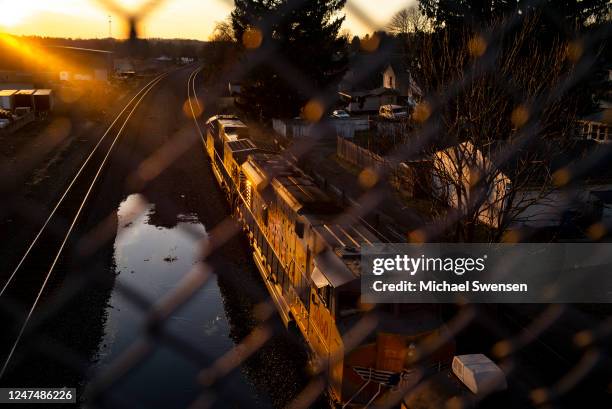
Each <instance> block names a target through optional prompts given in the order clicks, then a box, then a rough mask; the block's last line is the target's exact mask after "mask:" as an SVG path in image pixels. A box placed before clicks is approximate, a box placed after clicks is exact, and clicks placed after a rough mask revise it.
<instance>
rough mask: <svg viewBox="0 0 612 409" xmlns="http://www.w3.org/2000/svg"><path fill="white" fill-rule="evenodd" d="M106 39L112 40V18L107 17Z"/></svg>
mask: <svg viewBox="0 0 612 409" xmlns="http://www.w3.org/2000/svg"><path fill="white" fill-rule="evenodd" d="M108 38H113V18H112V17H111V16H110V15H109V16H108Z"/></svg>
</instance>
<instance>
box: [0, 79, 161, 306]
mask: <svg viewBox="0 0 612 409" xmlns="http://www.w3.org/2000/svg"><path fill="white" fill-rule="evenodd" d="M166 75H167V73H164V74H160V75H159V76H157V77H155V78H154V79H153V80H151V81H150V82H149V83H148V84H146V85H145V86H144V87H143V88H142V89H140V90H139V91H138V93H136V95H134V97H132V99H131V100H130V101H128V103H127V104H126V105H125V107H124V108H123V109H122V110H121V112H120V113H119V114H117V116H116V117H115V119H114V121H113V122H112V123H111V124H110V125H109V126H108V128H107V129H106V132H104V134H103V135H102V137H100V139H99V140H98V142H97V143H96V145H95V146H94V147H93V149H92V150H91V152H90V153H89V155H88V156H87V158H85V161H83V164H82V165H81V167H80V168H79V170H78V171H77V173H76V174H75V176H74V177H73V178H72V180H71V181H70V184H69V185H68V187H67V188H66V190H64V193H63V194H62V196H61V197H60V199H59V200H58V201H57V204H56V205H55V206H54V207H53V210H51V213H50V214H49V216H48V217H47V219H46V220H45V222H44V223H43V225H42V227H41V228H40V230H39V231H38V233H37V234H36V236H34V239H33V240H32V242H31V243H30V245H29V246H28V248H27V250H26V251H25V253H24V254H23V256H22V257H21V259H20V260H19V263H18V264H17V266H16V267H15V269H14V270H13V272H12V273H11V275H10V276H9V278H8V279H7V281H6V283H4V285H3V286H2V289H1V290H0V297H2V296H3V295H4V293H5V291H6V289H7V288H8V287H9V285H10V284H11V282H12V281H13V279H14V278H15V276H16V275H17V272H18V271H19V269H20V268H21V266H22V265H23V263H24V262H25V261H26V259H27V258H28V256H29V255H30V252H31V251H32V249H33V248H34V246H35V245H36V243H37V242H38V239H39V238H40V236H42V234H43V233H44V231H45V230H46V229H47V226H48V225H49V223H50V222H51V219H53V217H54V216H55V214H56V213H57V210H58V209H59V207H60V206H61V205H62V203H63V202H64V200H65V199H66V197H67V196H68V194H69V193H70V191H71V190H72V187H73V186H74V184H75V183H76V181H77V180H78V178H79V176H81V173H83V170H84V169H85V168H86V167H87V165H88V164H89V162H90V160H91V158H92V157H93V156H94V154H95V153H96V151H97V150H98V148H99V147H100V145H101V144H102V142H103V141H104V140H105V139H106V137H107V136H108V135H109V134H110V132H111V130H112V129H113V128H114V127H115V125H116V124H117V123H118V122H119V120H120V119H121V117H122V116H123V114H124V113H125V112H126V111H127V110H128V109H129V108H130V105H132V103H134V101H136V99H137V98H138V97H139V96H140V95H142V93H143V92H148V91H149V90H150V89H151V87H153V86H155V85H156V84H157V82H158V81H159V80H161V79H162V78H164V77H165V76H166Z"/></svg>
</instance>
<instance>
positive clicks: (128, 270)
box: [94, 195, 261, 408]
mask: <svg viewBox="0 0 612 409" xmlns="http://www.w3.org/2000/svg"><path fill="white" fill-rule="evenodd" d="M154 211H155V207H154V205H151V204H148V203H146V202H144V201H143V198H142V197H141V196H139V195H131V196H129V197H128V198H127V199H126V200H125V201H124V202H123V203H122V204H121V206H120V207H119V211H118V223H119V225H118V233H117V237H116V240H115V246H114V257H115V264H116V273H117V274H118V275H117V281H118V282H120V283H121V284H124V285H126V286H129V287H130V288H134V289H136V290H137V291H138V292H139V293H141V294H143V295H144V296H145V297H146V298H147V299H149V300H152V301H153V302H156V301H159V300H160V299H161V298H162V297H163V296H164V295H166V294H168V292H169V291H171V290H172V289H173V288H175V287H176V286H177V285H178V283H179V281H180V280H181V279H182V278H183V277H184V276H185V275H186V274H187V273H188V272H189V271H190V270H192V269H193V268H194V265H195V263H196V261H197V258H198V247H199V242H200V241H201V240H205V239H206V236H207V233H206V228H205V227H204V226H203V225H202V224H201V223H200V222H199V220H198V217H197V215H193V214H192V215H180V216H178V217H177V224H176V226H175V227H174V228H166V227H159V226H154V225H152V224H150V220H151V215H152V214H153V212H154ZM144 320H145V317H144V315H143V313H142V311H140V310H139V309H138V308H137V307H136V306H135V305H134V304H133V303H132V302H131V301H130V300H129V299H127V298H126V297H125V296H124V295H123V294H121V293H120V292H118V291H117V290H114V291H113V293H112V295H111V298H110V301H109V306H108V307H107V322H106V324H105V335H104V339H103V341H102V343H101V345H100V350H99V354H98V357H99V360H98V362H97V364H96V365H95V367H94V370H96V371H97V370H104V369H105V367H107V366H108V365H109V364H111V363H112V362H113V361H114V360H115V359H116V358H117V357H119V356H120V355H121V353H122V352H124V351H125V350H126V349H128V348H129V346H130V345H131V344H132V343H134V342H135V341H136V340H138V339H141V337H142V335H143V334H144V332H143V331H144V327H143V326H144ZM165 328H166V329H167V330H168V331H170V332H171V333H172V334H177V335H179V336H180V338H181V339H183V340H185V341H186V342H187V343H189V344H190V345H195V346H197V347H198V348H199V349H200V350H201V351H204V352H205V353H206V354H207V355H208V356H210V357H212V359H215V358H217V357H219V356H221V355H222V354H223V353H225V352H227V351H228V350H229V349H231V348H232V347H233V346H234V343H233V342H232V340H231V339H230V336H229V333H230V326H229V323H228V319H227V317H226V312H225V310H224V306H223V297H222V295H221V293H220V290H219V287H218V285H217V279H216V276H214V275H212V276H211V277H210V278H209V281H208V282H207V283H206V285H205V286H204V287H203V288H202V289H201V290H200V291H199V292H198V293H197V294H196V295H195V296H194V297H192V299H191V300H190V301H189V302H188V303H187V304H186V305H184V306H183V307H182V308H180V309H179V310H178V311H175V313H174V314H173V315H172V316H171V317H170V318H169V319H168V320H167V321H166V323H165ZM198 368H199V365H196V364H195V363H193V362H190V360H189V359H188V358H186V357H185V356H184V355H182V354H180V353H178V351H176V349H175V348H173V347H171V346H168V345H159V346H157V347H156V349H155V352H154V354H153V355H152V356H151V357H149V358H147V359H146V361H145V362H144V364H143V365H141V366H139V367H138V368H137V369H136V370H135V371H133V372H132V373H131V374H130V375H129V376H128V377H127V378H126V379H125V380H122V381H121V382H119V383H118V385H117V387H116V388H115V389H118V391H117V392H118V393H119V394H120V396H130V397H131V399H130V401H133V402H141V403H142V407H160V408H161V407H163V408H175V407H176V408H178V407H187V406H188V404H189V403H190V402H192V401H193V400H194V399H195V398H196V397H197V396H198V395H199V393H200V392H201V388H200V387H199V386H198V385H197V382H196V376H197V373H198ZM235 377H236V378H237V379H236V380H235V381H234V385H235V387H236V392H235V393H238V394H241V395H242V396H245V397H249V396H252V397H253V400H254V401H255V400H256V401H261V400H260V399H259V398H257V397H256V396H255V395H256V393H255V392H254V390H253V388H252V386H251V385H250V384H249V382H247V381H246V379H244V378H243V377H242V375H241V373H240V372H239V371H237V374H236V375H235Z"/></svg>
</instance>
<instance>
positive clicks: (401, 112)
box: [378, 105, 409, 119]
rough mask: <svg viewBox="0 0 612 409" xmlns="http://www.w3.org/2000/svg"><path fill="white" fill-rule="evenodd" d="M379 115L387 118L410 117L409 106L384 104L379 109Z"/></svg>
mask: <svg viewBox="0 0 612 409" xmlns="http://www.w3.org/2000/svg"><path fill="white" fill-rule="evenodd" d="M378 115H379V116H380V117H381V118H385V119H403V118H408V115H409V114H408V107H405V106H401V105H382V106H381V107H380V109H379V110H378Z"/></svg>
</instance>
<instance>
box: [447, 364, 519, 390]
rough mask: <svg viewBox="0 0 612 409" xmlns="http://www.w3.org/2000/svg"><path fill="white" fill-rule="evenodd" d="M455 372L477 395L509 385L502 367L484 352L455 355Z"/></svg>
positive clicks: (503, 388)
mask: <svg viewBox="0 0 612 409" xmlns="http://www.w3.org/2000/svg"><path fill="white" fill-rule="evenodd" d="M453 373H454V374H455V375H456V376H457V378H459V380H460V381H461V382H462V383H463V384H464V385H465V386H467V387H468V389H469V390H470V391H472V393H474V394H476V395H478V394H481V393H490V392H494V391H499V390H505V389H506V388H507V387H508V386H507V383H506V375H505V374H504V372H503V371H502V370H501V368H500V367H499V366H497V365H496V364H495V362H493V361H491V360H490V359H489V358H488V357H487V356H485V355H483V354H469V355H457V356H455V357H454V358H453Z"/></svg>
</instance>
